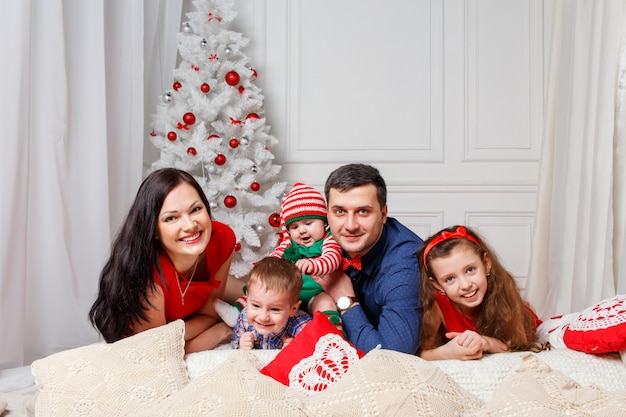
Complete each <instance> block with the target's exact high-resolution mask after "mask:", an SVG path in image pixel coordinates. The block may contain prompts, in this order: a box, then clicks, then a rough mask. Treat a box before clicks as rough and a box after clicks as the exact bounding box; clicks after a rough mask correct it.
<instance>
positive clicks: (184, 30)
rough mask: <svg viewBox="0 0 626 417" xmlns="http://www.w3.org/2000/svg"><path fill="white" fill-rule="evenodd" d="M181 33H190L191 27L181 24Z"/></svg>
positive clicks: (187, 24) (187, 23) (186, 23)
mask: <svg viewBox="0 0 626 417" xmlns="http://www.w3.org/2000/svg"><path fill="white" fill-rule="evenodd" d="M183 32H185V33H190V32H191V25H190V24H189V22H185V23H183Z"/></svg>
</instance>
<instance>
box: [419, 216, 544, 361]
mask: <svg viewBox="0 0 626 417" xmlns="http://www.w3.org/2000/svg"><path fill="white" fill-rule="evenodd" d="M458 227H459V226H452V227H449V228H446V229H443V230H441V231H439V232H438V233H435V234H434V235H432V236H431V237H429V238H428V239H427V240H426V241H425V242H424V244H423V245H422V247H421V248H420V249H419V251H418V252H417V260H418V262H419V267H420V277H421V282H420V298H421V301H422V305H423V306H424V314H423V317H422V334H421V340H423V341H424V340H428V339H429V337H428V336H429V335H426V334H425V333H424V331H425V330H426V329H430V328H432V325H431V323H433V322H434V320H435V318H434V317H433V311H434V310H433V307H434V304H435V302H436V293H437V289H436V288H435V287H434V286H433V284H432V283H431V282H430V280H429V278H430V277H432V273H431V272H429V271H432V268H431V266H430V263H431V261H432V260H433V259H437V258H440V257H445V256H448V255H449V254H450V252H452V250H453V249H454V248H456V247H458V246H459V245H466V247H468V248H472V249H473V250H474V251H476V254H477V255H478V257H479V258H480V259H485V254H488V256H489V257H490V259H491V271H490V275H489V277H488V278H487V293H486V294H485V298H484V299H483V302H482V304H481V305H480V311H479V313H478V319H477V320H476V331H477V332H478V333H479V334H481V335H483V336H490V337H493V338H495V339H498V340H501V341H502V342H504V343H505V344H506V345H507V346H508V348H509V350H513V351H525V350H532V351H538V350H542V349H543V347H542V346H541V345H540V344H539V343H537V337H536V334H535V327H534V325H533V318H532V317H531V315H530V313H529V312H528V310H527V308H526V305H525V303H524V301H523V300H522V297H521V295H520V291H519V287H518V286H517V283H516V282H515V279H514V278H513V276H512V275H511V274H510V273H509V271H507V270H506V269H505V268H504V266H503V265H502V264H501V263H500V260H499V259H498V256H497V255H496V253H495V252H494V251H493V250H492V249H491V248H490V247H489V245H488V244H487V242H486V241H485V240H484V239H483V238H482V237H481V236H480V235H479V234H478V233H476V232H475V231H474V230H472V229H471V228H469V227H465V229H466V231H467V234H468V235H470V236H472V237H473V238H474V239H476V242H478V245H476V244H474V243H473V242H471V241H470V240H468V239H462V238H461V239H458V238H456V239H447V240H444V241H442V242H441V243H438V244H436V245H435V246H434V247H432V249H430V251H429V252H428V253H427V255H426V263H424V250H425V249H426V247H427V246H428V244H429V243H430V242H431V241H432V240H433V239H434V238H436V237H437V236H439V235H441V233H442V232H453V231H455V230H457V228H458ZM432 279H435V280H436V278H435V277H432ZM444 343H445V341H444V340H442V339H441V337H439V340H438V341H437V342H436V346H422V347H421V349H433V348H436V347H437V346H440V345H442V344H444Z"/></svg>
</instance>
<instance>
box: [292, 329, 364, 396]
mask: <svg viewBox="0 0 626 417" xmlns="http://www.w3.org/2000/svg"><path fill="white" fill-rule="evenodd" d="M358 360H359V355H358V354H357V352H356V349H355V348H354V347H352V346H351V345H350V344H349V343H348V342H347V341H346V340H345V339H344V338H342V337H341V336H339V335H336V334H332V333H329V334H326V335H324V336H322V337H320V338H319V339H318V341H317V343H316V344H315V350H314V351H313V354H312V355H311V356H308V357H306V358H303V359H302V360H301V361H300V362H298V363H297V364H295V365H294V366H293V368H291V371H290V372H289V387H290V388H292V389H294V390H296V391H298V392H301V393H304V394H313V393H316V392H321V391H324V390H325V389H326V388H328V387H329V386H330V385H331V384H334V383H335V382H337V381H338V380H339V379H341V377H342V376H343V375H344V374H345V373H346V372H348V369H350V367H351V366H352V365H353V364H354V363H356V362H357V361H358Z"/></svg>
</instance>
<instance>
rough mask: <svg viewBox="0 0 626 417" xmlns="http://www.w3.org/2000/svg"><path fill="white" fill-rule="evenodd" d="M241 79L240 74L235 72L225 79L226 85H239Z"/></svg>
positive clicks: (231, 72) (228, 74) (229, 73)
mask: <svg viewBox="0 0 626 417" xmlns="http://www.w3.org/2000/svg"><path fill="white" fill-rule="evenodd" d="M240 79H241V78H240V77H239V74H237V72H235V71H230V72H228V73H227V74H226V76H225V77H224V80H225V81H226V84H228V85H232V86H235V85H237V84H239V80H240Z"/></svg>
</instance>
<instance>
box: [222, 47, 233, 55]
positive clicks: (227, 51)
mask: <svg viewBox="0 0 626 417" xmlns="http://www.w3.org/2000/svg"><path fill="white" fill-rule="evenodd" d="M232 52H233V50H232V49H230V47H229V46H227V47H226V48H224V55H226V56H229V55H230V54H231V53H232Z"/></svg>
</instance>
